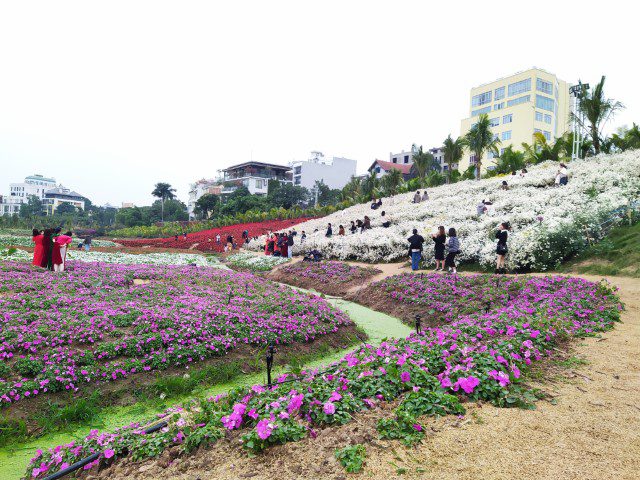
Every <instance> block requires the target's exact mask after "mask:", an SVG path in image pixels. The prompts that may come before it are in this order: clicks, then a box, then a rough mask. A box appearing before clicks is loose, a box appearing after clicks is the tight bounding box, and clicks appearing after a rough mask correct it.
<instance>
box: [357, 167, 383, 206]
mask: <svg viewBox="0 0 640 480" xmlns="http://www.w3.org/2000/svg"><path fill="white" fill-rule="evenodd" d="M379 185H380V180H379V179H378V175H377V174H376V172H375V170H374V171H372V172H370V173H369V175H367V176H366V177H364V179H363V180H362V183H361V184H360V196H361V197H363V198H361V200H363V201H364V202H368V201H369V200H371V199H372V198H373V197H374V196H375V194H376V190H377V189H378V186H379Z"/></svg>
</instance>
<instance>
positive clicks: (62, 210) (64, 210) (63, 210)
mask: <svg viewBox="0 0 640 480" xmlns="http://www.w3.org/2000/svg"><path fill="white" fill-rule="evenodd" d="M76 212H77V209H76V207H75V206H73V204H71V203H69V202H62V203H61V204H60V205H58V207H57V208H56V211H55V213H56V215H70V214H74V213H76Z"/></svg>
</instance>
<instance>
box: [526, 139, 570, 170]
mask: <svg viewBox="0 0 640 480" xmlns="http://www.w3.org/2000/svg"><path fill="white" fill-rule="evenodd" d="M522 148H524V155H525V160H526V162H527V163H540V162H544V161H545V160H553V161H556V162H557V161H559V160H560V157H562V156H563V155H565V154H566V144H565V141H564V139H562V138H558V139H556V141H555V142H554V143H553V144H550V143H548V142H547V139H546V138H545V136H544V135H543V134H542V133H540V132H536V133H534V134H533V143H532V144H531V145H529V144H528V143H523V144H522Z"/></svg>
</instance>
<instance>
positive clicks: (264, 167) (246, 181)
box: [222, 162, 292, 195]
mask: <svg viewBox="0 0 640 480" xmlns="http://www.w3.org/2000/svg"><path fill="white" fill-rule="evenodd" d="M222 172H223V174H224V188H223V189H222V194H223V195H225V194H228V193H231V192H233V191H234V190H236V189H237V188H238V187H239V186H241V185H244V186H245V187H247V188H248V189H249V192H250V193H251V194H252V195H266V194H267V193H268V191H269V180H278V181H279V182H282V183H292V179H291V167H287V166H285V165H277V164H274V163H262V162H244V163H240V164H238V165H234V166H232V167H229V168H225V169H224V170H223V171H222Z"/></svg>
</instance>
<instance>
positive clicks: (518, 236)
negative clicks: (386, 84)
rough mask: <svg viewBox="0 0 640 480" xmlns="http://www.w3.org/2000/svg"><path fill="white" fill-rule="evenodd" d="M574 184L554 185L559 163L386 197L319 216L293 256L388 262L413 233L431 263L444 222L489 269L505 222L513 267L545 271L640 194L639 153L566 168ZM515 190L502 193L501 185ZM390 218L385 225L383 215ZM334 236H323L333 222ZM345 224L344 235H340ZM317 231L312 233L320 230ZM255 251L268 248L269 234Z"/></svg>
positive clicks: (465, 252)
mask: <svg viewBox="0 0 640 480" xmlns="http://www.w3.org/2000/svg"><path fill="white" fill-rule="evenodd" d="M568 167H569V183H568V184H567V185H565V186H556V185H555V184H554V180H555V175H556V172H557V169H558V164H557V163H556V162H545V163H542V164H540V165H536V166H531V167H530V168H529V172H528V173H527V174H526V175H525V176H524V177H521V176H520V175H519V174H518V175H516V176H511V175H507V176H499V177H494V178H490V179H484V180H480V181H473V180H471V181H464V182H459V183H455V184H451V185H442V186H440V187H436V188H431V189H428V192H429V197H430V200H428V201H426V202H422V203H419V204H413V203H411V201H412V198H413V194H414V192H410V193H404V194H400V195H396V196H394V197H388V198H384V199H383V205H382V207H381V208H380V209H378V210H371V208H370V206H369V204H360V205H356V206H354V207H350V208H347V209H345V210H342V211H339V212H336V213H334V214H332V215H329V216H327V217H323V218H321V219H316V220H311V221H308V222H305V223H302V224H299V225H297V227H296V228H297V229H298V231H299V232H300V231H305V232H306V234H307V238H306V240H305V242H304V243H303V244H302V245H300V244H299V243H298V244H296V245H295V246H294V254H300V253H301V252H303V251H307V250H310V249H314V248H315V249H318V250H320V251H321V252H323V253H324V255H325V256H328V257H331V258H337V259H341V260H348V259H350V260H359V261H365V262H390V261H395V260H399V259H402V258H404V257H406V254H407V245H408V243H407V238H408V237H409V236H410V235H411V231H412V229H414V228H417V229H418V232H419V233H420V234H421V235H423V236H424V237H425V239H426V240H427V243H426V244H425V245H426V248H425V258H426V260H427V262H431V263H432V262H433V253H432V252H433V250H432V249H431V248H430V247H431V245H430V235H431V234H432V233H435V232H436V229H437V227H438V226H439V225H443V226H444V227H445V228H446V229H447V230H448V228H449V227H454V228H456V230H457V231H458V237H459V239H460V243H461V254H460V255H459V256H458V257H457V259H458V260H461V261H477V262H479V263H481V264H483V265H489V264H492V263H494V261H495V244H496V240H495V231H496V229H497V227H498V225H499V224H500V223H501V222H504V221H508V222H510V223H511V226H512V228H513V231H512V232H511V234H510V238H509V254H508V256H507V266H508V267H509V268H512V269H513V268H532V269H536V270H546V269H549V268H551V267H553V266H555V265H557V264H558V263H559V262H560V261H562V259H563V258H566V257H567V256H569V255H571V254H573V253H575V252H577V251H579V250H580V249H581V248H582V247H583V246H584V244H585V242H586V237H587V234H588V235H589V236H590V237H592V238H599V237H600V236H601V235H602V230H601V227H600V224H601V223H602V221H603V220H604V219H606V218H608V217H609V216H611V214H612V212H613V211H614V210H616V209H619V208H621V207H625V206H627V205H629V204H630V203H631V202H634V201H636V200H637V198H638V193H639V191H640V151H638V150H636V151H627V152H624V153H618V154H614V155H600V156H598V157H594V158H589V159H585V160H578V161H574V162H571V163H569V164H568ZM503 180H506V181H507V182H508V183H509V190H501V189H500V185H501V184H502V181H503ZM482 200H487V201H490V202H492V204H493V205H492V206H491V207H490V210H489V212H488V213H487V214H485V215H482V216H478V215H477V210H476V206H477V204H478V203H479V202H481V201H482ZM383 210H384V211H385V212H386V215H387V216H390V217H391V221H392V225H391V226H390V227H389V228H383V227H382V226H381V221H380V213H381V212H382V211H383ZM365 215H368V216H369V217H370V218H371V224H372V227H373V228H372V229H370V230H366V231H365V232H364V233H362V234H361V233H359V232H358V233H356V234H351V233H350V232H349V231H348V227H349V225H350V222H351V220H354V221H355V220H357V219H363V218H364V216H365ZM329 222H331V224H332V225H333V232H334V235H333V236H332V237H331V238H326V237H325V232H326V227H327V223H329ZM339 225H344V227H345V229H347V235H346V236H338V235H336V233H337V231H338V226H339ZM315 229H318V231H317V232H315V233H314V230H315ZM249 248H251V249H254V250H259V249H262V248H264V237H262V238H260V239H258V240H255V241H252V242H251V244H250V245H249Z"/></svg>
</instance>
